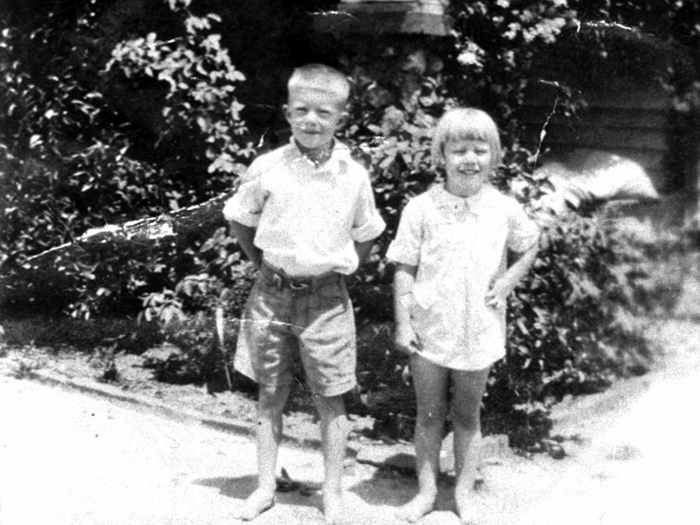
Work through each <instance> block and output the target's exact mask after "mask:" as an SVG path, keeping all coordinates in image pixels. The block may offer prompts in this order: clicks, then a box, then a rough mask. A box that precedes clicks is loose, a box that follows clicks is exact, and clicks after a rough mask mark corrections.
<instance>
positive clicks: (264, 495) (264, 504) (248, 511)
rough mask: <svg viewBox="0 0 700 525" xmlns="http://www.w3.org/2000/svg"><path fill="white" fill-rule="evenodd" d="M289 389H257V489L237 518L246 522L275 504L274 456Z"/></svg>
mask: <svg viewBox="0 0 700 525" xmlns="http://www.w3.org/2000/svg"><path fill="white" fill-rule="evenodd" d="M289 392H290V386H289V385H281V386H278V387H264V386H262V385H261V386H260V390H259V393H258V417H257V427H256V429H255V435H256V440H257V449H258V451H257V452H258V487H257V488H256V489H255V491H253V493H252V494H251V495H250V496H248V498H247V499H246V500H245V502H244V503H243V508H242V509H241V511H240V513H239V514H238V516H236V517H237V518H240V519H242V520H244V521H249V520H252V519H254V518H255V517H257V516H258V515H260V514H261V513H263V512H265V511H266V510H267V509H269V508H270V507H272V506H273V505H274V503H275V489H276V488H277V479H276V471H277V452H278V450H279V445H280V440H281V438H282V411H283V410H284V406H285V404H286V403H287V398H288V397H289Z"/></svg>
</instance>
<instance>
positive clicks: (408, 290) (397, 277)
mask: <svg viewBox="0 0 700 525" xmlns="http://www.w3.org/2000/svg"><path fill="white" fill-rule="evenodd" d="M417 269H418V267H417V266H411V265H408V264H402V263H397V265H396V273H395V274H394V321H395V322H396V331H395V332H394V342H395V343H396V347H397V348H398V349H399V350H400V351H401V352H404V353H407V354H409V355H410V354H413V353H415V352H417V351H419V350H420V341H418V338H417V337H416V334H415V332H414V331H413V327H412V326H411V314H410V307H411V303H412V302H413V285H414V283H415V280H416V270H417Z"/></svg>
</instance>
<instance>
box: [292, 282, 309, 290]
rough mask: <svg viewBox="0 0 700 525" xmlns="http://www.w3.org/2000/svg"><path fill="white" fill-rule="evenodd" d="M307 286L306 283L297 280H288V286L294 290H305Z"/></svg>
mask: <svg viewBox="0 0 700 525" xmlns="http://www.w3.org/2000/svg"><path fill="white" fill-rule="evenodd" d="M308 287H309V284H308V283H300V282H297V281H289V288H290V289H291V290H294V291H295V292H300V291H302V290H306V289H307V288H308Z"/></svg>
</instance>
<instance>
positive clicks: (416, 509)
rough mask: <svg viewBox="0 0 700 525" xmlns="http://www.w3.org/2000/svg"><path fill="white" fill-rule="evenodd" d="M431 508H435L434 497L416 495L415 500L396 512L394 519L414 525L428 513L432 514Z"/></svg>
mask: <svg viewBox="0 0 700 525" xmlns="http://www.w3.org/2000/svg"><path fill="white" fill-rule="evenodd" d="M433 508H435V496H434V495H432V494H420V493H418V494H417V495H416V497H415V498H413V499H412V500H411V501H409V502H408V503H406V505H404V506H403V507H401V508H400V509H399V510H398V511H397V513H396V517H397V518H399V519H402V520H405V521H408V522H409V523H415V522H417V521H418V520H419V519H421V518H422V517H423V516H425V515H426V514H428V513H429V512H432V510H433Z"/></svg>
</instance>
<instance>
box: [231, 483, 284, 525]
mask: <svg viewBox="0 0 700 525" xmlns="http://www.w3.org/2000/svg"><path fill="white" fill-rule="evenodd" d="M274 504H275V493H274V492H269V491H267V490H264V489H256V490H255V491H254V492H253V493H252V494H251V495H250V496H248V498H247V499H246V500H245V501H244V502H243V507H242V508H241V509H240V511H239V512H238V513H237V515H236V518H238V519H241V520H243V521H250V520H252V519H255V518H257V517H258V516H259V515H260V514H262V513H263V512H265V511H266V510H268V509H271V508H272V506H273V505H274Z"/></svg>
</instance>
